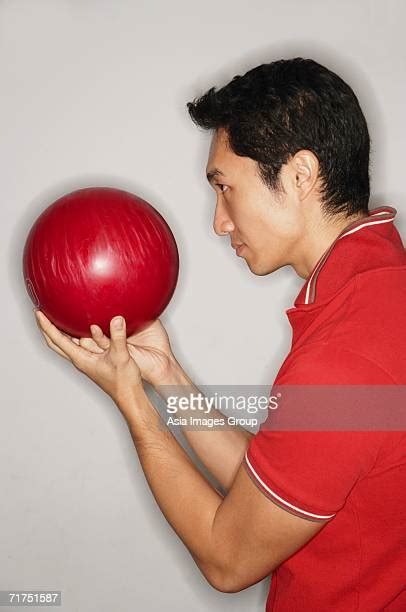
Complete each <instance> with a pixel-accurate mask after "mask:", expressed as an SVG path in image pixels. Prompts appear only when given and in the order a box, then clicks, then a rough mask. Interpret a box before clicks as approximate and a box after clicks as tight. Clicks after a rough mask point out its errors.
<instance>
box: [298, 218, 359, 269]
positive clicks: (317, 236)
mask: <svg viewBox="0 0 406 612" xmlns="http://www.w3.org/2000/svg"><path fill="white" fill-rule="evenodd" d="M367 216H368V215H366V214H365V213H362V214H359V213H358V214H356V215H352V216H351V217H340V218H337V219H331V218H330V219H329V220H327V219H326V218H324V217H322V218H321V220H319V222H317V223H312V224H311V229H310V230H309V229H308V231H307V232H306V237H305V238H304V242H303V249H302V253H301V255H302V256H301V257H300V261H298V263H296V264H292V265H293V267H294V269H295V271H296V273H297V274H298V275H299V276H300V277H301V278H303V279H307V278H308V277H309V276H310V274H311V272H312V270H313V269H314V267H315V265H316V264H317V262H318V261H319V259H320V258H321V257H322V255H323V254H324V253H325V252H326V251H327V250H328V249H329V248H330V246H331V245H332V244H333V242H334V241H335V240H336V239H337V237H338V236H339V235H340V234H341V233H342V232H343V230H345V228H346V227H348V226H349V225H351V224H352V223H354V222H355V221H359V220H360V219H363V218H365V217H367Z"/></svg>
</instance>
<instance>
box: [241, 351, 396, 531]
mask: <svg viewBox="0 0 406 612" xmlns="http://www.w3.org/2000/svg"><path fill="white" fill-rule="evenodd" d="M370 381H374V383H376V384H381V385H385V384H386V385H387V384H392V381H391V379H390V378H389V377H388V375H387V374H386V373H385V372H383V371H382V370H381V369H380V368H379V367H378V366H377V365H376V364H373V363H370V362H369V361H368V360H366V359H365V358H363V357H361V356H359V355H357V354H352V353H346V352H345V351H343V350H342V349H340V348H339V347H337V348H334V347H331V346H327V345H321V346H320V345H315V346H313V347H310V348H306V350H303V351H300V352H298V353H297V355H296V356H292V359H290V361H289V362H288V363H287V364H286V367H284V369H283V373H282V374H281V375H280V376H279V375H278V377H277V378H276V380H275V385H276V386H277V388H278V389H281V388H282V389H283V386H284V385H292V386H294V385H302V386H303V387H302V388H303V389H304V388H305V386H306V385H313V386H317V385H323V386H324V389H327V390H330V389H331V399H333V394H334V397H336V395H337V393H339V388H340V386H342V385H347V384H348V385H364V386H367V385H368V384H369V382H370ZM292 388H293V387H292ZM327 397H328V396H327ZM345 397H347V396H345ZM295 398H296V403H297V402H298V401H300V394H296V395H295ZM347 401H348V399H347ZM282 406H283V404H282ZM339 406H340V403H339V402H337V401H336V403H335V405H334V409H336V408H337V410H339ZM269 412H271V411H269ZM268 418H270V417H268ZM382 436H383V434H382V432H380V431H361V430H357V431H327V430H326V431H324V430H322V431H303V430H294V429H289V428H285V429H283V430H278V429H276V430H275V429H273V428H272V427H269V423H268V420H267V421H266V422H265V423H264V424H263V425H262V426H261V429H260V431H259V432H258V433H257V434H256V435H255V436H254V437H253V438H252V440H251V442H250V445H249V447H248V449H247V452H246V455H245V459H244V465H245V467H246V469H247V471H248V474H249V476H250V477H251V478H252V480H253V481H254V482H255V484H256V485H257V486H258V487H259V488H260V489H261V491H262V492H263V493H264V494H265V495H266V496H268V497H269V498H270V499H271V500H272V501H273V502H274V503H276V504H277V505H279V506H280V507H282V508H283V509H285V510H286V511H288V512H291V513H293V514H296V515H298V516H300V517H302V518H306V519H308V520H314V521H326V520H330V519H332V518H333V517H334V516H335V515H336V513H337V512H339V511H340V509H341V508H343V506H344V505H345V503H346V500H347V498H348V496H349V495H350V493H351V491H352V489H353V487H354V486H355V485H356V484H357V482H358V481H359V480H360V479H361V478H363V477H364V476H365V475H366V474H367V473H368V472H369V471H370V470H371V468H372V467H373V466H374V464H375V462H376V459H377V455H378V452H379V448H380V446H381V444H382Z"/></svg>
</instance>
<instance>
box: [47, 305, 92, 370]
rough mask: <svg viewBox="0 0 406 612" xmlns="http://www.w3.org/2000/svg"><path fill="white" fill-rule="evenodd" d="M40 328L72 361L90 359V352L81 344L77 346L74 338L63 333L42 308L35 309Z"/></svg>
mask: <svg viewBox="0 0 406 612" xmlns="http://www.w3.org/2000/svg"><path fill="white" fill-rule="evenodd" d="M35 316H36V319H37V323H38V326H39V328H40V329H41V330H42V331H43V332H44V333H45V334H46V335H47V336H48V338H49V339H50V340H51V341H52V343H53V344H54V345H55V346H56V347H58V348H59V349H60V350H61V351H62V352H63V353H65V355H67V356H68V357H69V359H70V360H71V361H74V362H75V363H78V362H79V361H81V360H84V359H88V358H89V353H88V351H86V350H85V349H84V348H82V347H81V346H77V344H75V342H73V340H72V338H70V337H69V336H67V335H66V334H63V333H62V332H61V331H60V330H59V329H58V328H57V327H55V325H53V323H51V321H49V319H47V317H46V316H45V315H44V313H43V312H41V311H40V310H36V311H35Z"/></svg>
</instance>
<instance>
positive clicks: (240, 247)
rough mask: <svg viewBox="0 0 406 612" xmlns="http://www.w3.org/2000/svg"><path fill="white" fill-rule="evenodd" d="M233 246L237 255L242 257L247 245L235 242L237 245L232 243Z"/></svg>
mask: <svg viewBox="0 0 406 612" xmlns="http://www.w3.org/2000/svg"><path fill="white" fill-rule="evenodd" d="M231 246H232V247H233V249H235V252H236V254H237V255H241V252H242V251H243V249H244V247H245V244H244V243H243V242H235V243H231Z"/></svg>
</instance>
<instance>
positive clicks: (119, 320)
mask: <svg viewBox="0 0 406 612" xmlns="http://www.w3.org/2000/svg"><path fill="white" fill-rule="evenodd" d="M123 323H124V320H123V317H114V319H113V328H114V329H122V328H123Z"/></svg>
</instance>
